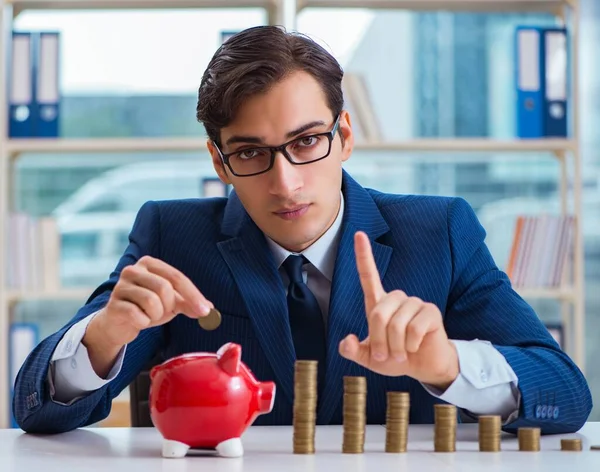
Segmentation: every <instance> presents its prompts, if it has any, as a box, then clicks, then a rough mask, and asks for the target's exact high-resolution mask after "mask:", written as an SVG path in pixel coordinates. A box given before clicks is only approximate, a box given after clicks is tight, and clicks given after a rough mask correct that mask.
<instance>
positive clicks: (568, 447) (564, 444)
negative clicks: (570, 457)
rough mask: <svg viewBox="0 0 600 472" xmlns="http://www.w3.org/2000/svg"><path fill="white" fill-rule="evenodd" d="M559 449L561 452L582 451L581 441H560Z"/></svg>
mask: <svg viewBox="0 0 600 472" xmlns="http://www.w3.org/2000/svg"><path fill="white" fill-rule="evenodd" d="M560 448H561V450H563V451H582V450H583V446H582V444H581V439H577V438H576V439H561V440H560Z"/></svg>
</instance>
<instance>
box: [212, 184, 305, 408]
mask: <svg viewBox="0 0 600 472" xmlns="http://www.w3.org/2000/svg"><path fill="white" fill-rule="evenodd" d="M222 231H223V233H224V234H226V235H229V236H232V237H231V238H230V239H227V240H225V241H222V242H219V243H218V244H217V246H218V248H219V251H220V252H221V255H222V256H223V259H224V260H225V262H226V263H227V265H228V266H229V268H230V270H231V274H232V276H233V278H234V279H235V282H236V284H237V287H238V289H239V290H240V293H241V294H242V298H243V299H244V302H245V304H246V308H247V310H248V313H249V316H250V319H251V321H252V325H253V327H254V331H255V334H256V336H257V338H258V340H259V342H260V344H261V346H262V348H263V350H264V352H265V354H266V356H267V358H268V359H269V362H270V364H271V367H272V368H273V371H274V372H275V375H276V377H277V380H278V383H279V385H280V386H281V388H282V390H283V393H284V394H285V395H286V397H287V398H288V400H289V401H290V402H292V401H293V391H294V386H293V375H294V361H295V354H294V345H293V341H292V335H291V332H290V327H289V321H288V318H287V302H286V298H285V289H284V287H283V283H282V281H281V277H280V276H279V273H278V271H277V267H276V266H275V262H274V260H273V257H272V254H271V252H270V251H269V248H268V245H267V242H266V239H265V237H264V235H263V233H262V232H261V231H260V229H259V228H258V227H257V226H256V225H255V224H254V222H253V221H252V220H251V219H250V217H249V216H248V214H247V213H246V212H245V210H244V208H243V206H242V204H241V202H240V201H239V199H238V198H237V196H236V195H235V193H232V194H231V196H230V198H229V202H228V203H227V207H226V209H225V213H224V217H223V224H222Z"/></svg>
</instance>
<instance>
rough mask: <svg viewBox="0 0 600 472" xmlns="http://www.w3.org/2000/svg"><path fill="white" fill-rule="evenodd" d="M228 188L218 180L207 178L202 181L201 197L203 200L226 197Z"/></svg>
mask: <svg viewBox="0 0 600 472" xmlns="http://www.w3.org/2000/svg"><path fill="white" fill-rule="evenodd" d="M228 194H229V186H228V185H227V184H224V183H223V182H221V180H220V179H218V178H213V177H208V178H205V179H202V196H203V197H204V198H212V197H227V195H228Z"/></svg>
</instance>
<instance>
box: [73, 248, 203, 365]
mask: <svg viewBox="0 0 600 472" xmlns="http://www.w3.org/2000/svg"><path fill="white" fill-rule="evenodd" d="M212 307H213V304H212V303H211V302H209V301H208V300H206V298H205V297H204V295H202V294H201V293H200V291H199V290H198V289H197V288H196V287H195V286H194V284H193V283H192V282H191V281H190V280H189V279H188V278H187V277H186V276H185V275H184V274H182V273H181V272H180V271H178V270H177V269H175V268H174V267H172V266H170V265H169V264H167V263H165V262H163V261H161V260H159V259H155V258H153V257H150V256H144V257H142V258H141V259H140V260H139V261H137V262H136V263H135V264H133V265H130V266H127V267H125V268H124V269H123V270H122V271H121V275H120V277H119V281H118V282H117V284H116V285H115V288H114V289H113V291H112V293H111V297H110V299H109V301H108V303H107V304H106V306H105V307H104V308H103V309H102V310H100V312H98V314H97V315H96V316H95V317H94V318H93V319H92V321H90V324H89V325H88V328H87V330H86V334H85V336H84V338H83V340H82V342H83V344H84V346H86V348H87V350H88V354H89V357H90V361H91V363H92V366H93V367H94V370H95V371H96V373H97V374H98V376H100V377H106V374H107V373H108V372H109V371H110V369H111V367H112V365H113V364H114V361H115V359H116V357H117V354H118V353H119V351H120V349H121V348H122V347H123V346H124V345H125V344H128V343H130V342H131V341H133V340H134V339H135V338H136V337H137V336H138V334H139V333H140V332H141V331H142V330H144V329H147V328H151V327H154V326H160V325H163V324H165V323H167V322H169V321H171V320H172V319H173V318H174V317H175V316H176V315H177V314H178V313H183V314H184V315H186V316H188V317H190V318H199V317H201V316H206V315H207V314H208V312H209V310H210V308H212Z"/></svg>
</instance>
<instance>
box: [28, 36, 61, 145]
mask: <svg viewBox="0 0 600 472" xmlns="http://www.w3.org/2000/svg"><path fill="white" fill-rule="evenodd" d="M36 40H37V41H36V44H35V48H34V49H35V54H36V67H35V71H36V74H35V79H34V83H35V93H34V97H35V101H34V114H35V120H34V122H35V126H36V136H37V137H41V138H55V137H58V135H59V118H60V91H59V56H60V50H59V48H60V34H59V33H58V32H49V31H48V32H40V33H38V34H37V35H36Z"/></svg>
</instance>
